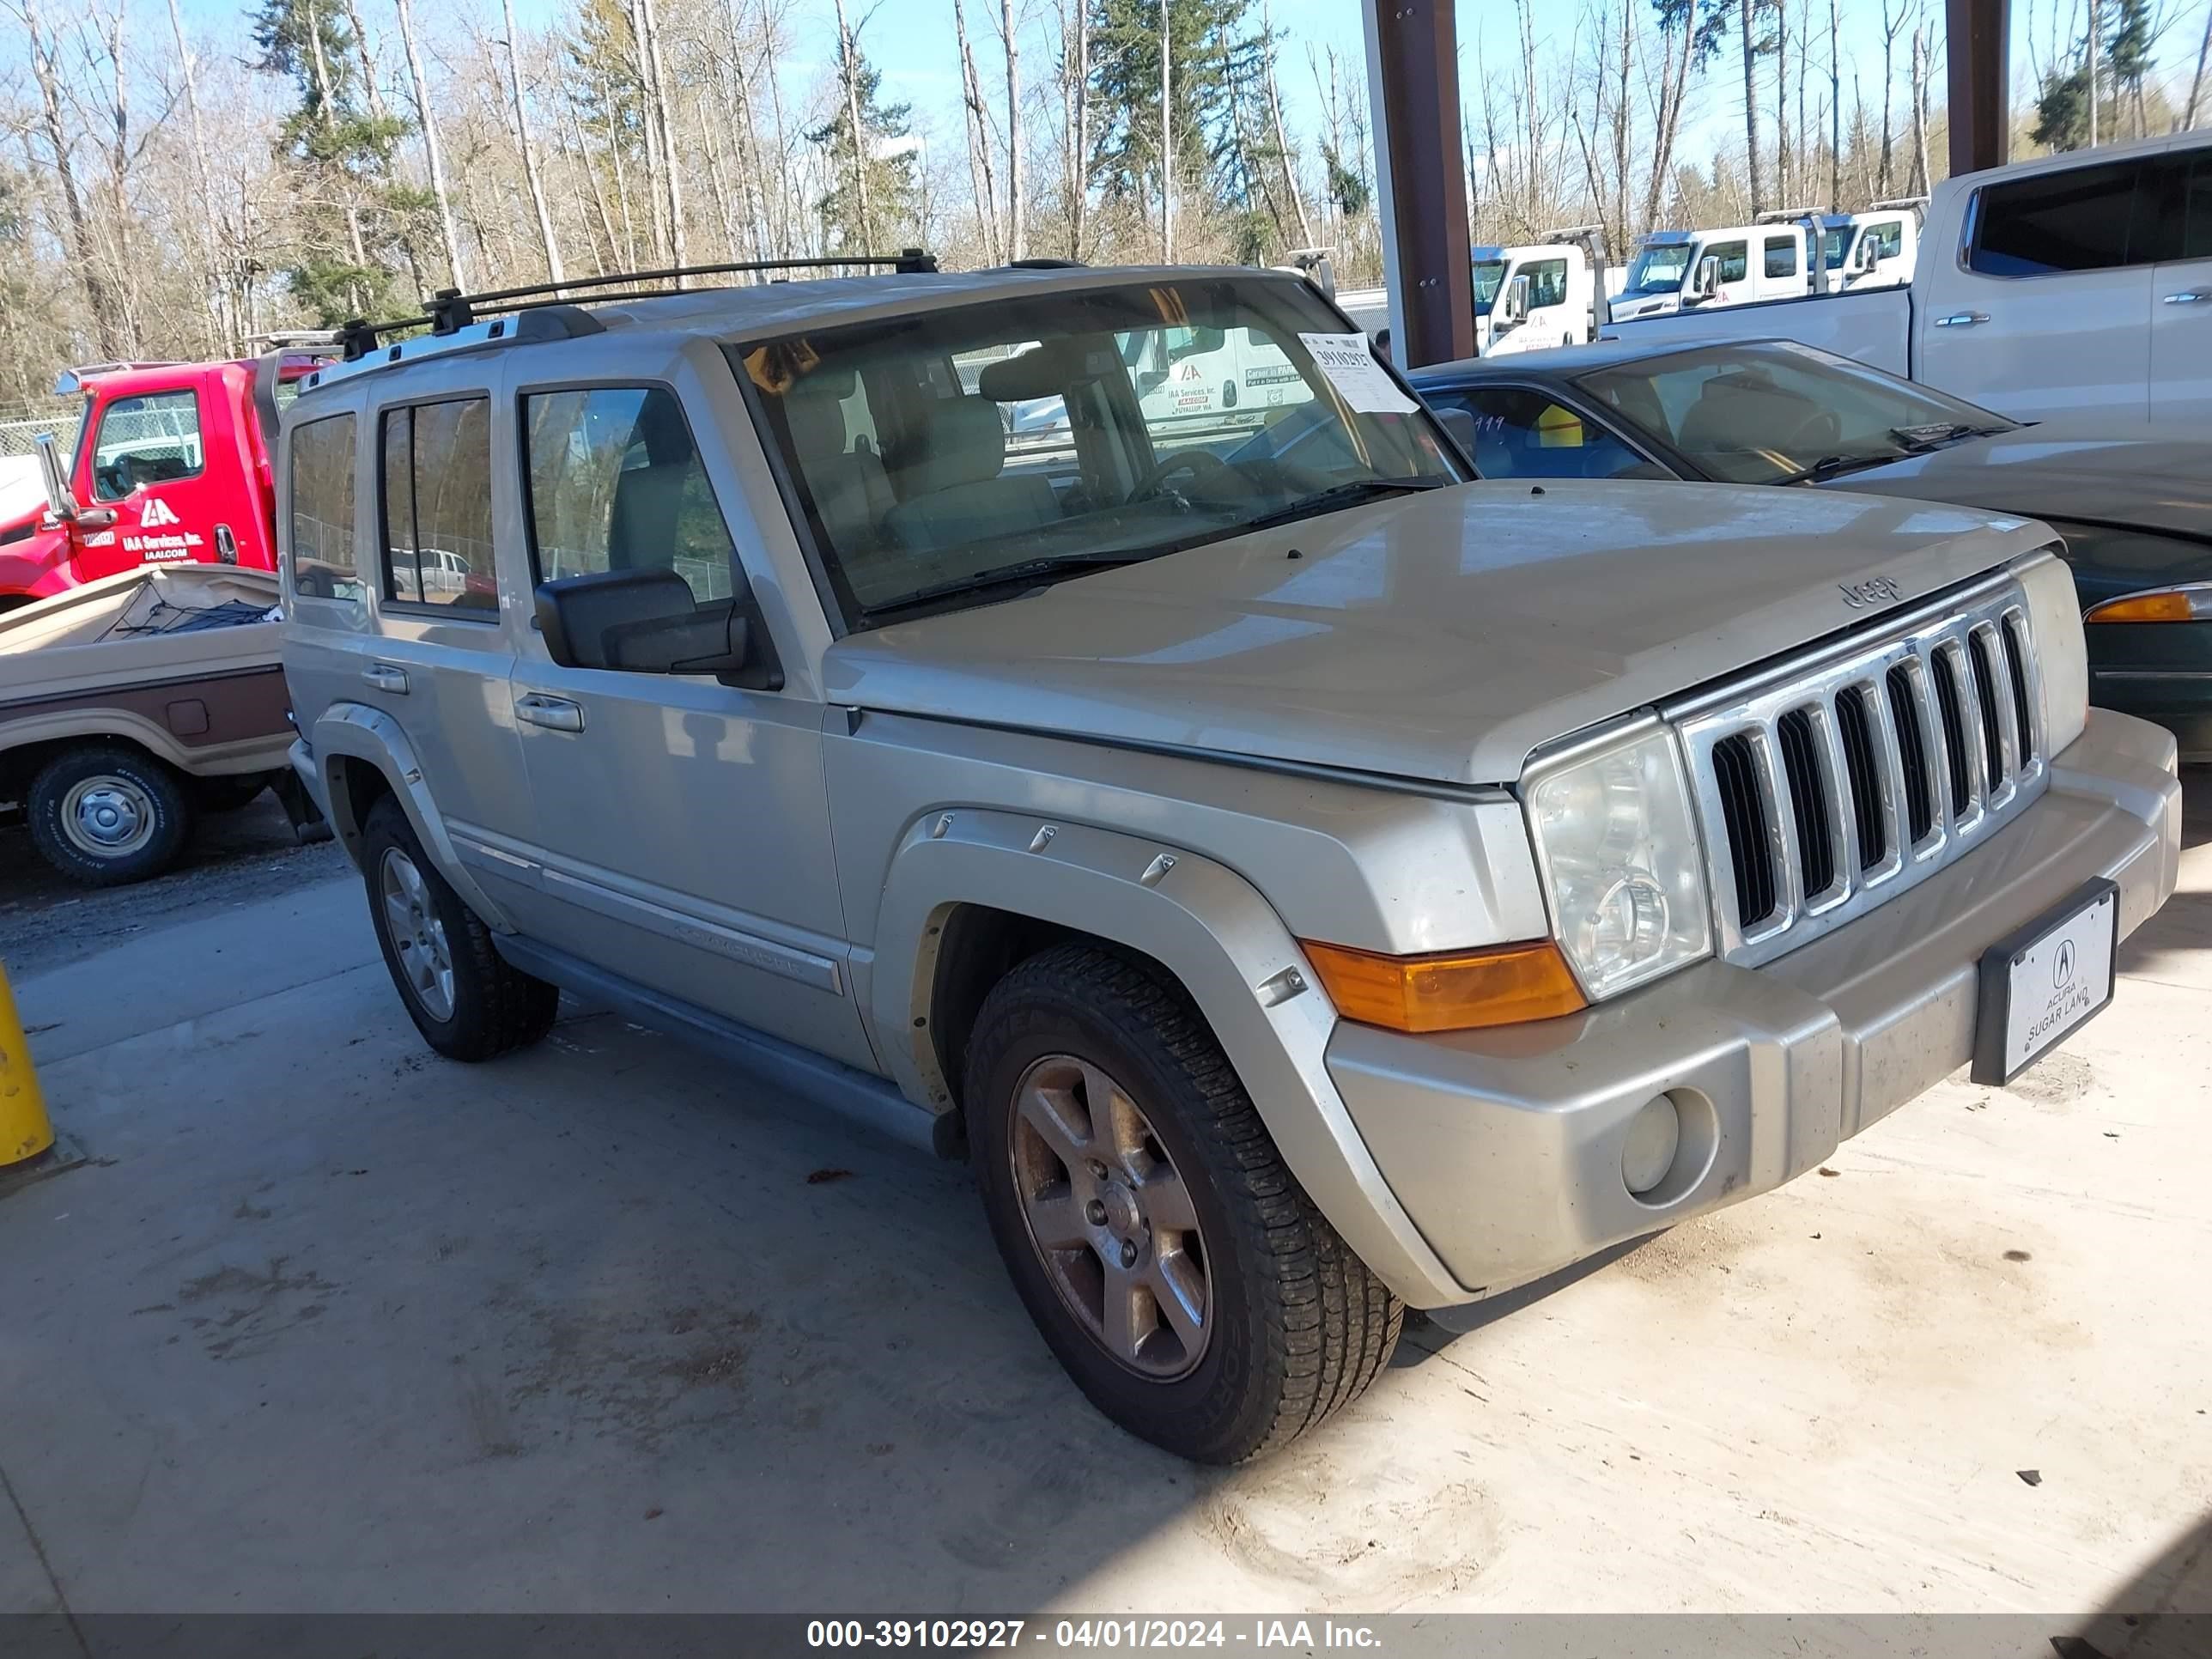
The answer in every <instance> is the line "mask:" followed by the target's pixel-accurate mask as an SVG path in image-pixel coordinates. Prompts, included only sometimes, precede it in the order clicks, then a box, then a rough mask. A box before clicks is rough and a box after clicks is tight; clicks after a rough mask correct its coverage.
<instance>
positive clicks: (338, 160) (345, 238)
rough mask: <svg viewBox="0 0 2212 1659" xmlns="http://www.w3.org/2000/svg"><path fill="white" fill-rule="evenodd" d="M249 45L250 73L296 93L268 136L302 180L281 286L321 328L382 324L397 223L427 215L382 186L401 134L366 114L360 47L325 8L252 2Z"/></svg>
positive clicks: (398, 263)
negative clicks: (368, 321)
mask: <svg viewBox="0 0 2212 1659" xmlns="http://www.w3.org/2000/svg"><path fill="white" fill-rule="evenodd" d="M253 39H254V42H255V44H256V45H257V46H259V47H260V49H261V58H260V60H259V64H258V67H259V68H261V69H263V70H267V71H268V72H270V73H271V74H274V75H280V76H283V77H285V78H286V79H287V80H289V81H290V82H292V83H293V84H294V85H295V87H296V88H298V92H299V101H298V103H297V104H295V106H293V108H292V110H291V111H290V112H289V113H288V114H287V115H286V116H285V117H284V118H283V122H282V123H281V124H280V125H279V126H278V128H277V131H276V153H277V155H278V156H279V158H280V159H282V160H283V161H287V162H289V164H290V165H291V166H293V167H296V168H297V169H298V170H299V171H300V173H301V174H302V175H303V177H302V179H301V189H300V191H299V217H300V221H301V226H302V235H301V245H300V246H298V247H297V248H295V250H293V254H294V257H293V259H292V262H291V264H289V266H288V267H287V268H286V269H285V270H284V271H283V276H284V279H285V281H286V283H287V284H288V285H289V287H290V289H291V290H292V292H293V293H294V295H296V296H297V297H298V299H299V301H300V302H301V305H302V306H303V307H305V308H306V309H307V310H308V311H309V312H311V313H313V314H314V315H315V316H316V317H317V319H319V320H320V321H321V322H323V323H325V324H337V323H340V322H343V321H345V320H346V319H348V318H350V317H361V316H382V315H389V314H391V313H392V311H393V310H395V309H398V308H399V307H401V306H404V305H405V304H406V303H407V301H406V299H405V298H404V297H402V295H401V293H400V289H401V287H402V285H401V283H399V281H398V278H399V276H400V273H401V270H402V269H403V267H404V268H409V269H411V268H412V266H413V264H414V258H413V249H412V246H410V242H409V240H408V236H407V231H408V226H407V223H406V220H407V217H408V216H410V214H419V213H420V212H422V210H424V209H425V208H426V207H428V205H430V202H429V196H428V192H427V191H421V190H416V189H413V188H410V187H409V186H407V185H404V184H401V183H399V182H398V181H397V180H395V179H393V177H392V160H393V157H394V155H395V154H396V152H397V150H398V146H399V143H400V141H401V140H402V139H403V138H404V137H406V136H407V135H408V133H409V132H410V130H411V129H410V126H409V124H408V123H407V122H405V121H404V120H401V119H399V118H398V117H396V116H392V115H390V114H378V113H374V112H371V110H370V109H369V107H368V103H369V100H368V88H366V87H365V86H364V84H363V82H362V73H361V47H360V44H359V42H357V41H356V40H355V38H354V33H353V30H352V27H350V26H349V24H348V23H347V21H345V19H344V17H343V15H340V13H339V11H338V9H337V4H336V3H335V0H262V3H261V7H260V9H259V10H258V11H257V12H256V13H255V14H254V15H253Z"/></svg>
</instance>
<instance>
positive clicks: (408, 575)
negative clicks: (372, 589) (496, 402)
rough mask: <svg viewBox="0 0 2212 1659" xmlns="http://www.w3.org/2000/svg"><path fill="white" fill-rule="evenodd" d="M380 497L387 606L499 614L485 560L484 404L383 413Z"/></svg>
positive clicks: (487, 476) (470, 401) (487, 406)
mask: <svg viewBox="0 0 2212 1659" xmlns="http://www.w3.org/2000/svg"><path fill="white" fill-rule="evenodd" d="M383 496H384V594H385V597H386V599H395V600H398V601H400V602H401V603H403V604H408V605H447V606H451V607H453V608H454V609H456V610H462V611H497V610H498V609H499V587H498V584H497V582H496V580H495V578H494V576H493V574H492V555H491V400H490V399H489V398H453V399H451V400H449V401H447V402H445V403H435V404H410V405H408V406H407V407H405V408H404V409H394V410H386V413H385V416H384V443H383ZM484 620H489V617H487V618H484Z"/></svg>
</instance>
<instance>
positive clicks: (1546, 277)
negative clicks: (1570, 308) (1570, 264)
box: [1527, 259, 1567, 311]
mask: <svg viewBox="0 0 2212 1659" xmlns="http://www.w3.org/2000/svg"><path fill="white" fill-rule="evenodd" d="M1527 270H1528V309H1529V310H1531V311H1534V309H1535V308H1536V307H1538V306H1563V305H1565V304H1566V302H1567V262H1566V261H1565V259H1543V260H1540V261H1538V262H1537V263H1536V264H1533V265H1530V266H1528V267H1527Z"/></svg>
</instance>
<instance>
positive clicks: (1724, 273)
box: [1705, 242, 1751, 283]
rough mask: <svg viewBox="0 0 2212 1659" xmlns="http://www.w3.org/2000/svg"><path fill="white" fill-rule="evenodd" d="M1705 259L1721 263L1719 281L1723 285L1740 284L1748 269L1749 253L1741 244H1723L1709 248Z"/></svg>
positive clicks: (1749, 262)
mask: <svg viewBox="0 0 2212 1659" xmlns="http://www.w3.org/2000/svg"><path fill="white" fill-rule="evenodd" d="M1705 257H1706V258H1712V259H1717V260H1719V261H1720V262H1721V275H1720V280H1721V281H1723V283H1740V282H1741V281H1742V280H1743V279H1744V274H1745V272H1746V271H1747V270H1749V269H1750V264H1751V254H1750V251H1749V250H1748V248H1747V247H1746V246H1745V245H1744V244H1743V243H1741V242H1723V243H1721V244H1720V245H1719V246H1716V247H1709V248H1707V249H1706V250H1705Z"/></svg>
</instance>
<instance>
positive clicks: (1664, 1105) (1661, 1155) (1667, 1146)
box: [1620, 1095, 1682, 1198]
mask: <svg viewBox="0 0 2212 1659" xmlns="http://www.w3.org/2000/svg"><path fill="white" fill-rule="evenodd" d="M1681 1144H1682V1115H1681V1114H1680V1112H1678V1111H1676V1110H1675V1109H1674V1101H1673V1100H1671V1099H1670V1098H1668V1097H1667V1096H1665V1095H1654V1096H1653V1097H1651V1098H1650V1099H1649V1100H1647V1101H1645V1102H1644V1104H1643V1106H1642V1107H1641V1108H1640V1109H1638V1112H1637V1114H1636V1115H1635V1116H1634V1117H1632V1118H1631V1119H1629V1121H1628V1139H1627V1142H1626V1145H1625V1146H1622V1148H1621V1149H1620V1178H1621V1179H1622V1180H1623V1181H1625V1182H1627V1183H1628V1190H1629V1191H1630V1192H1632V1193H1633V1194H1636V1195H1637V1196H1638V1197H1639V1198H1640V1197H1642V1196H1643V1195H1644V1194H1645V1193H1648V1192H1650V1190H1651V1189H1652V1188H1654V1187H1656V1186H1657V1185H1658V1184H1659V1183H1660V1182H1662V1181H1664V1180H1665V1179H1666V1178H1667V1171H1668V1170H1671V1169H1673V1168H1674V1153H1675V1152H1676V1151H1677V1149H1679V1148H1680V1146H1681Z"/></svg>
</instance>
